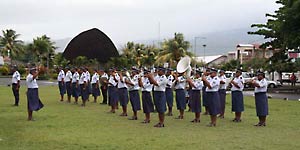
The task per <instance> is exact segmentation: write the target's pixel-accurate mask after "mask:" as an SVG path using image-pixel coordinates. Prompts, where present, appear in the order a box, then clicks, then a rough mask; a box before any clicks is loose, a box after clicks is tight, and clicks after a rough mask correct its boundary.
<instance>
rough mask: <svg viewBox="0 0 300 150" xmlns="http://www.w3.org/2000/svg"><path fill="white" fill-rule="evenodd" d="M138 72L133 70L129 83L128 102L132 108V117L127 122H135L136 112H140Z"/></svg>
mask: <svg viewBox="0 0 300 150" xmlns="http://www.w3.org/2000/svg"><path fill="white" fill-rule="evenodd" d="M138 78H139V70H137V69H135V68H133V69H132V73H131V79H130V83H129V100H130V103H131V106H132V111H133V116H132V117H131V118H129V120H137V112H138V111H139V110H141V100H140V94H139V89H140V86H139V81H138Z"/></svg>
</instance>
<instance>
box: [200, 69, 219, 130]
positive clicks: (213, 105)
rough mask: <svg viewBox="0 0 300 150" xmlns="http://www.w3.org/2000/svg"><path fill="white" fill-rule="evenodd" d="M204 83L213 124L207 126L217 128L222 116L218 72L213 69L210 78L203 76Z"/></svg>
mask: <svg viewBox="0 0 300 150" xmlns="http://www.w3.org/2000/svg"><path fill="white" fill-rule="evenodd" d="M202 81H203V83H204V84H205V85H206V94H207V95H206V96H207V102H208V109H209V114H210V119H211V122H210V123H209V124H208V125H207V126H208V127H215V126H216V125H217V115H218V114H220V97H219V92H218V91H219V87H220V80H219V78H218V76H217V70H215V69H211V70H210V78H206V77H205V76H202Z"/></svg>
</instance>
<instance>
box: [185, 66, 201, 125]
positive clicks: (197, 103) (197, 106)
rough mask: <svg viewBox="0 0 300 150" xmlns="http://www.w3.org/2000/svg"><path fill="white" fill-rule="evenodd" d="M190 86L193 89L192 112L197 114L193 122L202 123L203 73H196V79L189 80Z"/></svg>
mask: <svg viewBox="0 0 300 150" xmlns="http://www.w3.org/2000/svg"><path fill="white" fill-rule="evenodd" d="M187 82H188V83H189V86H190V87H191V88H192V90H191V92H190V105H191V110H192V112H194V113H195V119H194V120H192V121H191V122H194V123H198V122H200V113H201V92H200V91H201V90H202V87H203V82H202V80H201V72H200V71H196V75H195V77H194V79H187Z"/></svg>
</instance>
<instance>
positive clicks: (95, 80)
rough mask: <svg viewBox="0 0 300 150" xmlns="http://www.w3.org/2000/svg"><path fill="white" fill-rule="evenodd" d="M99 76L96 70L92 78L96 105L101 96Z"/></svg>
mask: <svg viewBox="0 0 300 150" xmlns="http://www.w3.org/2000/svg"><path fill="white" fill-rule="evenodd" d="M99 78H100V77H99V74H98V72H97V69H94V74H93V76H92V80H91V84H92V95H93V97H94V103H97V97H98V96H100V88H99Z"/></svg>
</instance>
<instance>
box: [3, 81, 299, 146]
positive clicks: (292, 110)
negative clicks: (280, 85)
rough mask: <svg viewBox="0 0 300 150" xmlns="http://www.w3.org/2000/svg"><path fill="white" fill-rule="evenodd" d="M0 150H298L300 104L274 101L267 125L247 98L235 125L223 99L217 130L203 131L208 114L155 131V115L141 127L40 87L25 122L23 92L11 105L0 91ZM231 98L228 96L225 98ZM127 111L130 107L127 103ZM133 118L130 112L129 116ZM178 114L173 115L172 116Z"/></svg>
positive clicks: (188, 116) (8, 94) (171, 122)
mask: <svg viewBox="0 0 300 150" xmlns="http://www.w3.org/2000/svg"><path fill="white" fill-rule="evenodd" d="M0 96H1V98H0V150H18V149H20V150H23V149H26V150H58V149H59V150H61V149H70V150H77V149H101V150H102V149H116V150H121V149H126V150H130V149H131V150H133V149H140V150H145V149H146V150H154V149H168V150H173V149H180V150H183V149H193V150H197V149H206V150H214V149H230V150H236V149H249V150H253V149H256V150H259V149H268V150H269V149H270V150H271V149H272V150H274V149H278V150H283V149H289V150H292V149H295V150H299V149H300V117H299V116H300V102H298V101H283V100H276V99H272V100H270V101H269V107H270V116H269V117H268V119H267V127H262V128H258V127H254V126H253V124H255V123H257V117H256V113H255V106H254V98H253V97H246V98H245V109H246V111H245V113H244V114H243V122H242V123H233V122H231V119H232V118H233V116H234V114H232V113H231V112H230V97H227V102H228V103H227V105H226V106H227V108H226V114H225V115H226V116H225V119H223V120H218V125H217V127H215V128H209V127H206V125H207V124H208V122H209V116H201V123H200V124H193V123H190V122H189V121H190V120H192V119H193V117H194V115H193V114H192V113H190V112H187V113H186V114H185V119H184V120H175V119H174V117H166V121H165V125H166V127H165V128H161V129H157V128H154V127H153V125H154V124H155V123H157V120H158V118H157V114H152V116H151V117H152V120H151V121H152V122H151V123H150V124H148V125H145V124H141V123H140V122H141V121H142V120H143V118H144V116H143V114H142V111H141V112H139V120H138V121H130V120H127V118H122V117H119V116H118V115H119V113H120V111H121V110H118V112H117V114H108V113H107V111H108V110H109V108H108V106H103V105H99V104H94V103H87V107H86V108H82V107H79V106H78V105H74V104H68V103H66V102H63V103H62V102H59V101H58V100H59V96H58V91H57V88H56V87H41V88H40V98H41V100H42V101H43V103H44V104H45V107H44V108H43V109H42V110H41V111H39V112H37V113H36V112H35V113H34V117H35V119H36V120H37V121H35V122H28V121H26V119H27V118H26V117H27V113H26V103H27V102H26V97H25V88H24V87H22V89H21V106H19V107H12V104H13V96H12V93H11V89H10V88H9V87H0ZM228 96H230V95H228ZM129 108H130V105H129ZM129 114H131V112H129ZM174 114H175V115H177V114H178V112H177V111H175V112H174Z"/></svg>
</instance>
